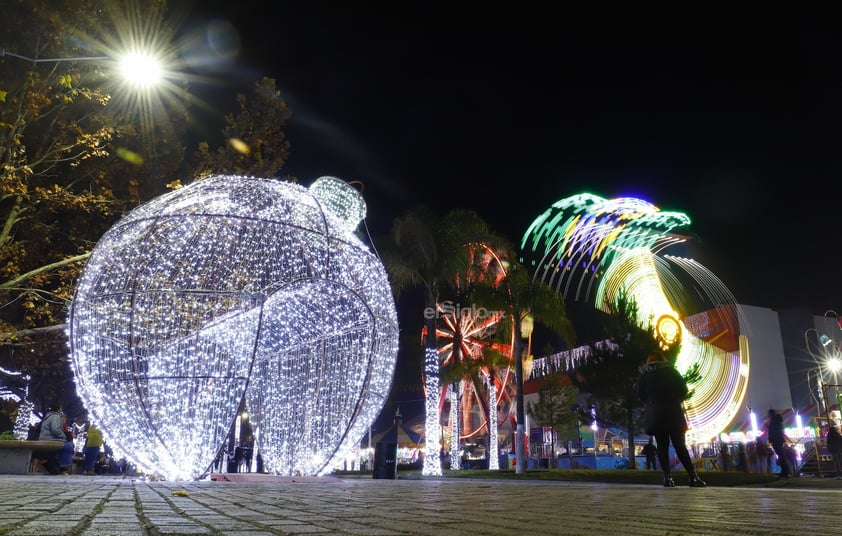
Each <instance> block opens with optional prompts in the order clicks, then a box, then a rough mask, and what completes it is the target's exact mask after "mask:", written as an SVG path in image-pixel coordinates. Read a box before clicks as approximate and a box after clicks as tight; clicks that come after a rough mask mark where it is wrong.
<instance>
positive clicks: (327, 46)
mask: <svg viewBox="0 0 842 536" xmlns="http://www.w3.org/2000/svg"><path fill="white" fill-rule="evenodd" d="M171 4H177V2H171ZM199 4H201V8H193V10H192V11H191V12H189V13H185V14H186V19H185V22H184V24H183V25H182V33H183V35H192V36H194V37H196V36H204V37H205V45H206V46H207V50H205V51H204V52H202V53H201V54H200V53H199V52H198V47H197V46H194V47H193V48H192V49H191V51H190V52H189V53H186V56H187V57H188V58H192V59H193V60H194V65H193V68H194V69H195V70H196V71H203V70H204V71H205V72H208V73H210V74H212V75H213V77H214V78H215V79H216V82H215V83H214V84H208V85H206V86H205V87H202V86H198V87H196V86H194V89H195V90H196V91H197V93H200V94H201V93H202V92H203V91H204V92H205V95H206V97H207V98H208V99H213V100H214V102H217V101H218V102H219V103H220V104H219V105H220V106H221V107H222V106H224V107H227V109H223V108H220V112H223V111H233V94H234V93H235V92H236V91H242V90H243V88H246V89H247V88H249V87H251V85H252V84H253V83H254V82H255V81H256V80H257V79H259V78H260V77H262V76H268V77H271V78H274V79H275V80H276V81H277V85H278V88H279V89H280V91H281V94H282V96H283V98H284V100H285V101H286V102H287V104H288V105H289V107H290V108H291V109H292V114H293V115H292V118H291V120H290V122H289V124H288V125H287V128H286V133H287V135H288V137H289V140H290V143H291V145H292V155H291V157H290V159H289V161H288V163H287V166H286V167H285V168H284V170H282V171H283V173H284V174H286V175H291V176H295V177H297V178H298V179H299V181H300V182H301V183H302V184H305V185H308V184H309V183H310V182H312V180H314V179H315V178H317V177H319V176H321V175H333V176H337V177H341V178H343V179H346V180H349V181H350V180H358V181H362V182H363V184H364V189H365V190H364V194H365V197H366V200H367V203H368V218H367V224H368V227H369V229H370V230H371V232H372V234H373V235H377V234H380V233H383V232H385V231H386V230H387V229H388V228H389V226H390V224H391V221H392V219H393V218H394V217H396V216H398V215H399V214H400V213H401V212H403V211H404V210H405V209H407V208H410V207H412V206H413V205H415V204H418V203H423V204H426V205H428V206H431V207H435V208H437V209H438V210H439V211H441V212H444V211H446V210H448V209H452V208H472V209H475V210H476V211H477V212H478V213H479V214H480V215H481V216H482V217H483V218H485V219H486V220H487V221H489V222H490V224H491V225H492V226H493V227H494V229H496V230H497V231H499V232H500V233H502V234H504V235H506V236H508V237H509V238H510V239H511V240H513V241H515V242H519V241H520V238H521V237H522V235H523V233H524V232H525V230H526V228H527V226H528V225H529V223H530V222H531V221H532V220H533V219H534V218H535V217H537V216H538V215H539V214H540V213H541V212H543V211H544V210H545V209H546V208H548V207H549V206H550V204H551V203H552V202H553V201H555V200H558V199H561V198H564V197H568V196H571V195H575V194H578V193H582V192H589V193H593V194H597V195H601V196H604V197H609V198H611V197H618V196H636V197H641V198H643V199H646V200H648V201H650V202H651V203H653V204H655V205H656V206H658V207H660V208H661V209H662V210H674V211H680V212H685V213H687V214H688V215H689V216H690V218H691V219H692V220H693V227H692V231H693V232H694V233H695V234H696V239H697V240H698V243H699V245H700V248H701V249H700V251H701V252H702V253H701V254H700V256H697V257H696V259H697V260H698V261H699V262H701V263H702V264H703V265H705V266H707V267H708V268H710V269H711V270H712V271H713V272H714V273H715V274H717V275H718V276H719V277H720V278H721V279H722V280H723V281H724V282H725V284H726V285H727V286H728V287H729V288H730V290H731V291H732V292H733V293H734V295H735V296H736V298H737V301H738V302H740V303H743V304H748V305H757V306H763V307H769V308H772V309H786V308H792V307H799V308H802V307H803V308H807V309H810V310H811V311H812V312H813V313H814V314H818V315H821V314H823V313H824V311H826V310H828V309H839V308H842V293H840V285H839V283H838V279H837V277H836V274H837V268H836V262H837V259H838V257H839V253H838V251H839V246H838V243H839V239H838V224H837V221H838V212H839V209H838V206H837V199H838V198H840V194H839V193H837V192H838V191H839V190H838V187H837V183H838V182H839V178H840V176H842V175H840V171H841V170H840V167H842V166H840V158H839V156H840V145H842V137H840V125H842V123H840V119H842V113H841V112H842V104H840V102H842V91H840V89H842V88H841V87H840V85H842V84H840V81H842V80H841V79H840V65H842V63H840V58H842V55H840V52H842V50H840V48H842V47H840V36H841V35H842V34H840V33H839V32H838V26H839V23H840V20H841V19H840V8H839V7H834V6H832V5H831V3H826V4H825V3H823V4H821V6H819V7H816V6H812V7H811V6H808V5H806V3H805V5H802V4H801V3H793V2H781V3H775V2H763V3H760V2H757V3H752V2H729V3H725V2H721V3H720V2H716V1H713V2H699V3H694V4H690V5H689V7H688V3H677V2H674V3H659V2H653V3H643V4H645V5H644V6H641V5H638V4H641V3H635V4H634V5H629V4H627V3H619V2H618V3H610V2H608V3H606V2H599V3H597V2H592V3H589V5H590V6H591V7H588V8H582V7H575V8H571V7H570V6H569V5H568V3H545V4H541V5H540V7H538V6H537V4H536V5H531V4H525V5H523V6H517V5H511V4H503V5H500V6H499V7H492V4H487V3H482V4H476V7H475V8H473V9H469V8H468V7H465V6H461V5H460V6H458V7H454V6H453V5H450V6H445V5H432V4H431V3H424V4H415V3H412V2H400V3H388V4H380V3H378V4H377V5H376V7H371V6H367V5H358V4H357V3H337V4H338V5H331V4H330V3H325V2H302V3H297V2H292V3H278V4H277V5H276V6H277V7H272V9H271V11H272V12H269V11H267V8H266V7H265V6H267V5H268V4H266V3H265V2H256V1H245V0H243V1H239V2H225V3H223V2H199ZM735 4H739V6H738V7H734V5H735ZM646 6H649V7H646ZM234 52H236V54H233V53H234ZM202 54H204V59H205V60H207V59H208V58H212V59H213V61H203V62H202V64H201V65H199V62H198V61H197V60H196V58H198V57H199V56H200V55H202ZM223 60H225V61H223Z"/></svg>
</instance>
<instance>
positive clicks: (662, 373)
mask: <svg viewBox="0 0 842 536" xmlns="http://www.w3.org/2000/svg"><path fill="white" fill-rule="evenodd" d="M637 393H638V395H639V396H640V398H641V399H642V400H643V401H644V404H645V406H644V407H645V410H644V431H645V432H646V433H647V434H649V435H653V436H655V442H656V443H657V446H658V462H659V463H660V465H661V470H662V471H663V473H664V487H667V488H672V487H675V481H674V480H673V478H672V475H671V472H670V459H669V446H670V443H672V447H673V449H675V454H676V456H678V460H679V461H680V462H681V465H682V466H684V470H685V471H687V474H688V475H689V477H690V487H693V488H703V487H705V483H704V481H702V479H701V478H699V475H698V474H696V468H695V467H693V460H692V459H691V458H690V452H688V450H687V443H686V438H685V435H686V433H687V419H686V417H685V416H684V406H683V405H682V404H683V402H684V399H685V398H687V394H688V389H687V382H685V381H684V378H683V377H682V376H681V374H680V373H679V372H678V371H677V370H675V367H673V366H672V364H670V362H669V361H667V359H666V357H665V356H664V354H663V353H661V352H653V353H651V354H649V357H648V358H647V359H646V364H645V365H643V366H642V367H640V376H638V379H637Z"/></svg>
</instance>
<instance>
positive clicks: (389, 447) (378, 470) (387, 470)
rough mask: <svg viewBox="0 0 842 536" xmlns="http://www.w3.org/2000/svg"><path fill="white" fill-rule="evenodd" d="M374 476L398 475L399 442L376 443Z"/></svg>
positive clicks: (395, 476) (391, 476) (387, 476)
mask: <svg viewBox="0 0 842 536" xmlns="http://www.w3.org/2000/svg"><path fill="white" fill-rule="evenodd" d="M372 476H373V478H391V479H395V478H397V477H398V444H397V443H375V445H374V473H373V475H372Z"/></svg>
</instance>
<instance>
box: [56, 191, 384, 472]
mask: <svg viewBox="0 0 842 536" xmlns="http://www.w3.org/2000/svg"><path fill="white" fill-rule="evenodd" d="M364 216H365V203H364V202H363V200H362V197H361V196H360V195H359V192H357V191H356V190H355V189H354V188H352V187H351V186H350V185H348V184H347V183H345V182H344V181H341V180H339V179H336V178H333V177H322V178H320V179H318V180H317V181H316V182H314V183H313V185H312V186H311V187H310V188H309V189H307V188H304V187H302V186H299V185H297V184H293V183H289V182H281V181H277V180H269V179H260V178H255V177H240V176H225V175H216V176H210V177H207V178H205V179H203V180H201V181H198V182H196V183H193V184H191V185H190V186H187V187H185V188H182V189H180V190H176V191H174V192H171V193H169V194H166V195H163V196H161V197H158V198H156V199H153V200H152V201H150V202H148V203H147V204H145V205H143V206H140V207H138V208H137V209H135V210H134V211H132V212H131V213H129V214H128V215H127V216H126V217H124V218H123V219H122V220H120V221H119V222H118V223H117V224H116V225H115V226H114V227H112V228H111V229H110V230H109V231H108V232H107V233H106V234H105V235H104V236H103V238H102V239H101V240H100V241H99V243H97V245H96V247H95V248H94V250H93V252H92V253H91V256H90V259H89V260H88V262H87V264H86V265H85V268H84V270H83V272H82V275H81V277H80V280H79V283H78V285H77V289H76V295H75V296H74V299H73V302H72V307H71V312H70V319H69V328H68V329H69V333H68V335H69V342H70V349H71V359H72V362H73V367H74V373H75V379H76V384H77V388H78V392H79V396H80V397H81V398H82V400H83V402H84V403H85V407H86V409H88V411H89V412H90V413H91V414H92V415H93V417H94V419H95V421H96V422H98V423H100V424H101V428H102V429H103V432H104V434H105V436H106V439H107V440H108V443H109V445H111V446H112V447H114V448H115V450H116V451H117V452H118V453H121V454H123V455H125V456H126V457H127V458H128V459H129V460H130V461H132V462H134V463H135V464H137V466H138V467H139V468H141V469H143V470H145V471H147V472H150V473H153V474H159V475H161V476H163V477H165V478H169V479H173V480H183V479H197V478H200V477H201V476H202V475H203V474H204V473H206V472H207V470H208V469H209V468H210V466H211V464H212V462H213V460H214V458H215V457H216V456H217V454H218V453H219V452H220V449H221V448H222V446H223V443H224V441H225V439H226V436H227V435H228V431H229V430H230V428H231V426H232V423H233V422H234V421H235V419H236V417H237V412H238V409H239V407H240V404H241V402H242V401H243V400H245V402H246V407H247V409H248V410H249V412H250V420H251V424H252V427H253V428H254V430H255V435H256V439H257V442H256V444H257V447H258V449H259V452H261V453H262V456H263V459H264V465H265V467H266V468H267V470H268V471H270V472H273V473H275V474H287V475H293V474H301V475H319V474H325V473H328V472H330V470H332V467H333V465H332V463H333V462H334V460H339V459H343V458H344V457H345V456H346V455H347V453H348V451H349V450H350V449H352V448H353V447H354V446H355V445H356V444H357V443H358V442H359V440H360V438H361V437H362V435H363V433H364V432H365V431H366V430H367V429H368V427H369V426H370V425H371V423H372V422H373V421H374V419H375V418H376V417H377V415H378V413H379V412H380V410H381V409H382V407H383V404H384V403H385V399H386V397H387V395H388V392H389V388H390V386H391V381H392V376H393V373H394V369H395V360H396V357H397V344H398V343H397V339H398V324H397V314H396V312H395V304H394V300H393V298H392V293H391V290H390V287H389V284H388V280H387V277H386V273H385V270H384V268H383V265H382V263H381V262H380V260H379V259H378V258H377V257H376V256H375V255H374V254H372V252H371V251H370V250H369V248H368V247H367V246H366V245H365V244H364V243H363V242H362V241H361V240H360V239H359V238H357V236H356V235H355V234H354V230H355V228H356V226H357V224H358V223H359V221H360V219H361V218H362V217H364Z"/></svg>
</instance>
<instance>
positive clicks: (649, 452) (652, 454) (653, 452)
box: [643, 436, 658, 469]
mask: <svg viewBox="0 0 842 536" xmlns="http://www.w3.org/2000/svg"><path fill="white" fill-rule="evenodd" d="M643 455H644V456H646V469H657V468H658V464H657V463H656V459H657V458H658V447H656V446H655V443H653V442H652V436H649V443H646V444H645V445H643Z"/></svg>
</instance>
